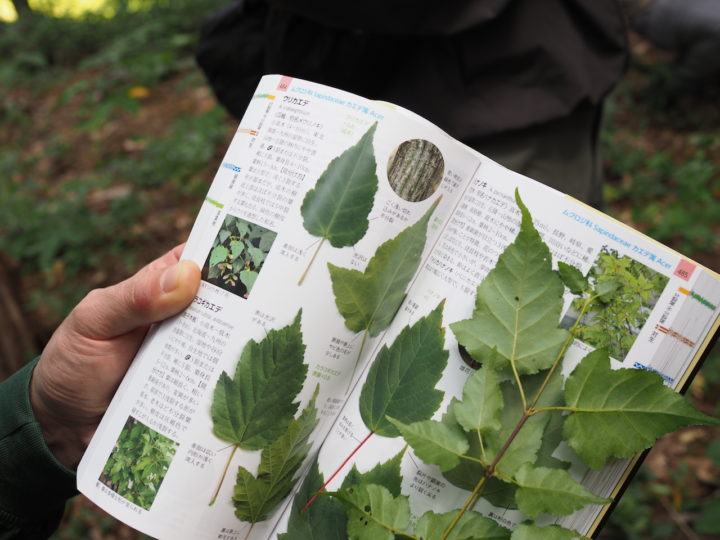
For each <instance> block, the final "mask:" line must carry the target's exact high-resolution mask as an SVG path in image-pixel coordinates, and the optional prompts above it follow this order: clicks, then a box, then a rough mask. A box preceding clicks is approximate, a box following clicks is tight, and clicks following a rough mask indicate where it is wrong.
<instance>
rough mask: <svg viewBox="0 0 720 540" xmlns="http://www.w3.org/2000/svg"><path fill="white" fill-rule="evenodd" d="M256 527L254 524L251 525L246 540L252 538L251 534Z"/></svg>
mask: <svg viewBox="0 0 720 540" xmlns="http://www.w3.org/2000/svg"><path fill="white" fill-rule="evenodd" d="M254 526H255V524H254V523H251V524H250V528H249V529H248V532H247V534H246V535H245V540H247V539H248V538H250V533H251V532H252V530H253V527H254Z"/></svg>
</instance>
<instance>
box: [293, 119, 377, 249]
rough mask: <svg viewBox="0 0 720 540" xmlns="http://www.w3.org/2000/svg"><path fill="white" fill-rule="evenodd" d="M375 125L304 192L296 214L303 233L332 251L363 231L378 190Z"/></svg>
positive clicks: (352, 241) (349, 241)
mask: <svg viewBox="0 0 720 540" xmlns="http://www.w3.org/2000/svg"><path fill="white" fill-rule="evenodd" d="M376 127H377V124H373V125H372V127H370V129H368V131H367V132H366V133H365V134H364V135H363V136H362V137H361V138H360V140H359V141H358V142H357V143H356V144H355V145H353V146H351V147H350V148H348V149H347V150H345V151H344V152H343V153H342V154H340V155H339V156H338V157H336V158H335V159H333V160H332V161H331V162H330V164H329V165H328V166H327V169H325V171H324V172H323V173H322V174H321V175H320V178H319V179H318V181H317V183H316V184H315V187H314V188H313V189H311V190H310V191H308V192H307V194H306V195H305V199H304V200H303V203H302V207H301V209H300V212H301V213H302V216H303V225H304V227H305V229H306V230H307V232H309V233H310V234H312V235H313V236H319V237H321V238H324V239H326V240H328V241H329V242H330V244H331V245H332V246H333V247H344V246H352V245H354V244H355V243H357V242H358V240H360V239H361V238H362V237H363V236H365V232H366V231H367V228H368V225H369V222H368V214H369V213H370V210H371V209H372V206H373V202H374V197H375V192H376V191H377V187H378V178H377V174H376V171H375V169H376V164H375V154H374V152H373V136H374V135H375V129H376Z"/></svg>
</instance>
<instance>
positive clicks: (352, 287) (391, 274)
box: [328, 199, 440, 336]
mask: <svg viewBox="0 0 720 540" xmlns="http://www.w3.org/2000/svg"><path fill="white" fill-rule="evenodd" d="M439 202H440V199H438V200H436V201H435V203H434V204H433V205H432V206H430V208H429V209H428V211H427V212H425V214H424V215H423V216H422V217H421V218H420V219H419V220H418V221H417V222H416V223H415V224H414V225H411V226H410V227H408V228H406V229H405V230H403V231H402V232H400V234H398V235H397V236H396V237H395V238H392V239H390V240H388V241H387V242H385V243H384V244H382V245H381V246H380V247H379V248H378V249H377V251H376V252H375V255H373V257H372V258H371V259H370V261H369V262H368V265H367V267H366V268H365V271H364V272H360V271H359V270H354V269H348V268H341V267H339V266H335V265H334V264H331V263H328V268H329V269H330V279H331V280H332V288H333V293H334V294H335V304H336V305H337V308H338V311H339V312H340V314H341V315H342V316H343V318H344V319H345V326H347V327H348V328H349V329H350V330H352V331H353V332H361V331H363V330H367V331H368V333H369V334H370V335H371V336H377V335H378V334H379V333H380V332H382V331H383V330H384V329H385V328H387V326H388V325H389V324H390V322H391V321H392V318H393V317H394V316H395V313H396V312H397V310H398V308H399V307H400V304H402V302H403V300H404V299H405V288H406V287H407V285H408V283H409V282H410V279H412V277H413V275H415V271H416V270H417V268H418V266H419V265H420V257H421V255H422V252H423V249H424V248H425V240H426V238H427V226H428V222H429V221H430V216H431V215H432V213H433V211H434V210H435V208H436V207H437V205H438V203H439Z"/></svg>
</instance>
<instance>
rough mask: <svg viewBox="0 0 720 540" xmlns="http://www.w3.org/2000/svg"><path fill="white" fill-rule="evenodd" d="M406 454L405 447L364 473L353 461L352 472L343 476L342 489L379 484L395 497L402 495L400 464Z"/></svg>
mask: <svg viewBox="0 0 720 540" xmlns="http://www.w3.org/2000/svg"><path fill="white" fill-rule="evenodd" d="M404 455H405V448H403V449H402V450H401V451H400V452H398V453H397V454H395V455H394V456H393V457H392V458H390V459H389V460H387V461H385V462H383V463H378V464H377V465H375V467H373V468H372V469H370V470H369V471H366V472H364V473H361V472H360V471H358V469H357V467H356V466H355V464H354V463H353V466H352V469H350V472H349V473H348V474H347V476H345V478H343V482H342V486H341V488H342V489H346V488H349V487H351V486H354V485H357V484H377V485H379V486H383V487H384V488H386V489H387V490H388V491H389V492H390V493H391V494H392V496H393V497H397V496H399V495H400V488H401V485H402V476H401V475H400V464H401V462H402V458H403V456H404Z"/></svg>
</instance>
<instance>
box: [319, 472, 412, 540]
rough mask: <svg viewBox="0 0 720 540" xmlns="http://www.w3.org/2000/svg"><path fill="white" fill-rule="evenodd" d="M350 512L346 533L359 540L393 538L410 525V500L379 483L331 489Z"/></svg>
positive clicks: (329, 493) (332, 495) (386, 539)
mask: <svg viewBox="0 0 720 540" xmlns="http://www.w3.org/2000/svg"><path fill="white" fill-rule="evenodd" d="M327 495H329V496H331V497H335V498H337V499H338V500H339V501H340V502H341V503H342V504H343V506H344V507H345V508H346V509H347V512H348V528H347V533H348V536H349V537H350V538H353V539H358V540H394V538H395V534H396V533H399V534H401V533H402V532H403V531H404V530H405V529H406V528H407V527H408V525H409V524H410V503H409V502H408V498H407V496H405V495H400V496H399V497H393V495H392V493H390V491H389V490H388V489H387V488H385V487H383V486H379V485H377V484H360V485H357V486H351V487H349V488H347V489H341V490H339V491H335V492H328V493H327Z"/></svg>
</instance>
